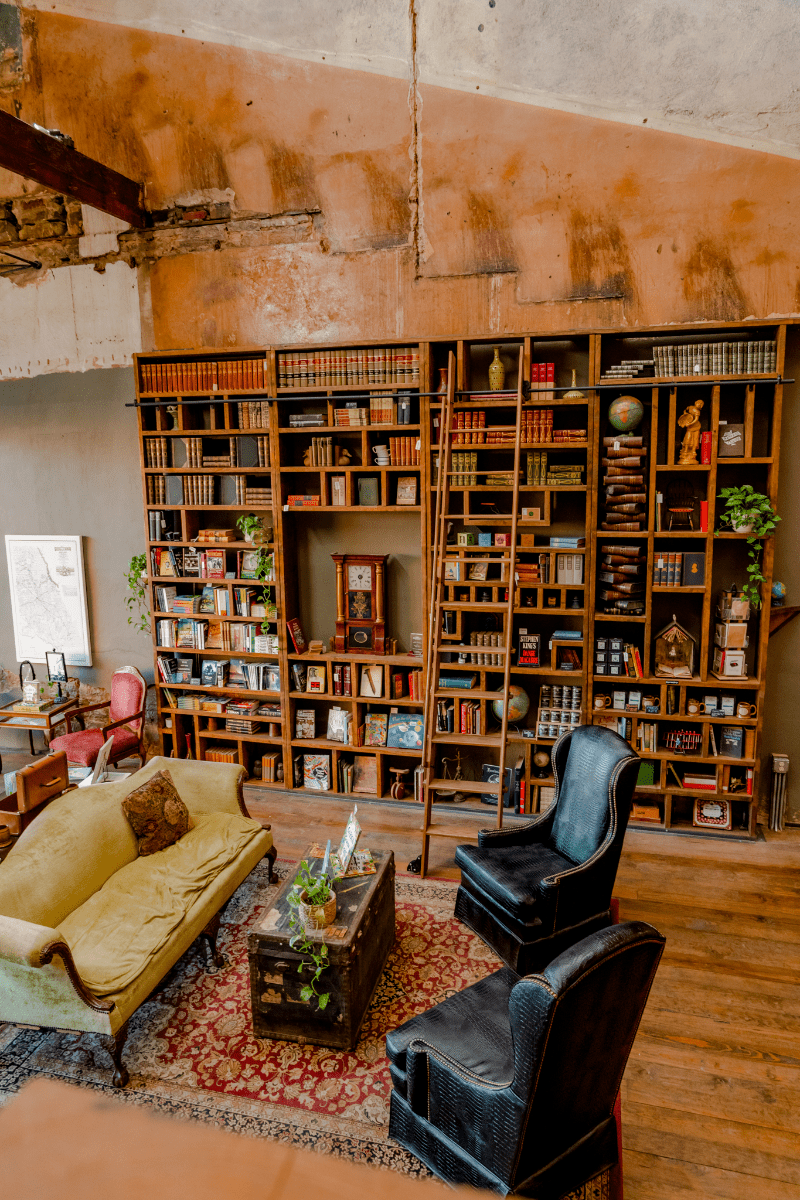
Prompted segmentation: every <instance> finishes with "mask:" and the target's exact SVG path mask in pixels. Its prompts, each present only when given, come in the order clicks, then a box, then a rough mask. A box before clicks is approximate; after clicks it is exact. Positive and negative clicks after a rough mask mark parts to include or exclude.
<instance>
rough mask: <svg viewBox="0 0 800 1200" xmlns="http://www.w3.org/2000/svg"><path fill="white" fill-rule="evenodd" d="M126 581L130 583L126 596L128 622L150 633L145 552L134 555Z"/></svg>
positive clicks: (139, 629)
mask: <svg viewBox="0 0 800 1200" xmlns="http://www.w3.org/2000/svg"><path fill="white" fill-rule="evenodd" d="M125 582H126V583H127V585H128V595H127V596H126V597H125V607H126V608H127V610H128V624H129V625H133V627H134V628H135V629H136V630H137V632H138V633H149V632H150V620H149V616H148V609H147V558H146V557H145V555H144V554H134V555H133V557H132V558H131V561H130V563H129V564H128V569H127V571H126V572H125Z"/></svg>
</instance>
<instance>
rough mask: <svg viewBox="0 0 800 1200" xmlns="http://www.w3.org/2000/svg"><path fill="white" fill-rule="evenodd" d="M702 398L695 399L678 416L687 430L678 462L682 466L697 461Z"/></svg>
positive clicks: (682, 427) (688, 465)
mask: <svg viewBox="0 0 800 1200" xmlns="http://www.w3.org/2000/svg"><path fill="white" fill-rule="evenodd" d="M702 407H703V401H702V400H693V401H692V403H691V404H689V405H687V407H686V408H685V409H684V411H683V412H682V413H681V415H680V416H679V417H678V424H679V425H680V427H681V429H685V430H686V432H685V433H684V435H683V441H682V442H681V453H680V458H679V459H678V462H679V463H680V465H681V466H682V467H691V466H694V465H695V464H696V463H697V451H698V448H699V446H700V410H701V408H702Z"/></svg>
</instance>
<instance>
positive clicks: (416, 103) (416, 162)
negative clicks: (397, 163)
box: [408, 0, 422, 279]
mask: <svg viewBox="0 0 800 1200" xmlns="http://www.w3.org/2000/svg"><path fill="white" fill-rule="evenodd" d="M408 17H409V21H410V23H411V79H410V81H409V87H408V108H409V112H410V114H411V145H410V147H409V154H410V157H411V190H410V192H409V196H408V203H409V208H410V210H411V214H410V215H411V245H412V247H413V250H414V278H415V279H420V278H421V276H422V272H421V265H422V162H421V158H422V153H421V134H420V110H421V108H422V97H421V95H420V92H419V76H418V69H417V0H408Z"/></svg>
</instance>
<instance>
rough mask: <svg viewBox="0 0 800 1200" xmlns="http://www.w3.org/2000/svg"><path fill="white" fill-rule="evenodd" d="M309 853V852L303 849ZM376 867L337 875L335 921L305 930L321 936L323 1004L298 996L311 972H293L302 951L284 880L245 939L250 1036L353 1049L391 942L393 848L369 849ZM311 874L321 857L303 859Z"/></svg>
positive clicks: (317, 937) (288, 884)
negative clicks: (293, 943)
mask: <svg viewBox="0 0 800 1200" xmlns="http://www.w3.org/2000/svg"><path fill="white" fill-rule="evenodd" d="M306 857H308V854H306ZM374 858H375V863H376V865H377V868H378V870H377V873H376V874H375V875H364V876H361V877H351V878H349V879H340V880H337V882H336V884H335V890H336V894H337V913H336V920H335V922H334V924H333V925H331V926H329V927H328V928H327V929H324V930H319V931H316V932H312V933H310V934H309V937H310V938H311V939H312V940H314V941H323V940H324V941H325V943H326V944H327V947H328V955H329V961H330V966H329V967H327V968H326V970H325V971H324V972H323V974H322V976H321V977H320V980H319V983H318V985H317V986H318V987H319V989H320V991H322V992H329V993H330V1000H329V1001H328V1004H327V1006H326V1008H324V1009H320V1008H319V1006H318V1004H317V1002H316V1000H312V1001H311V1003H308V1002H306V1001H304V1000H301V998H300V992H301V989H302V988H303V986H304V985H305V984H306V983H307V982H308V980H309V978H310V975H311V972H309V971H306V970H304V971H302V972H298V969H297V968H298V966H299V965H300V963H301V962H302V955H300V954H298V953H297V951H295V950H293V949H292V948H291V947H290V946H289V941H290V938H291V937H292V931H291V929H290V928H289V916H290V911H291V909H290V906H289V901H288V897H289V892H290V891H291V889H292V887H293V885H294V876H292V877H291V878H290V879H288V880H287V881H286V883H284V885H283V887H282V888H281V889H280V891H279V892H278V894H277V896H276V897H275V902H274V904H273V907H272V908H271V909H270V911H269V912H268V913H267V915H266V917H265V918H264V921H263V923H262V925H261V926H260V927H259V928H258V929H257V930H256V931H255V932H254V933H251V934H250V936H249V939H248V949H249V954H250V989H251V1001H252V1012H253V1032H254V1033H255V1036H256V1037H263V1038H280V1039H283V1040H285V1041H290V1042H312V1043H314V1044H315V1045H318V1046H332V1047H335V1048H337V1049H343V1050H352V1049H353V1048H354V1047H355V1045H356V1042H357V1041H358V1033H359V1030H360V1028H361V1024H362V1022H363V1020H364V1016H365V1014H366V1011H367V1007H368V1005H369V1002H370V1000H371V999H372V996H373V993H374V991H375V988H376V986H377V983H378V979H379V978H380V975H381V971H382V970H383V967H384V964H385V962H386V959H387V957H388V955H389V951H390V950H391V948H392V945H393V943H394V855H393V854H392V852H391V851H384V852H381V853H375V854H374ZM309 864H310V866H311V869H312V871H313V872H314V873H315V874H316V873H318V871H319V868H320V866H321V863H320V860H319V859H309Z"/></svg>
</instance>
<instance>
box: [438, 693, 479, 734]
mask: <svg viewBox="0 0 800 1200" xmlns="http://www.w3.org/2000/svg"><path fill="white" fill-rule="evenodd" d="M436 729H437V730H438V732H439V733H454V732H458V733H472V734H476V735H480V734H482V733H483V732H484V729H483V716H482V713H481V705H480V701H479V700H445V699H440V700H437V702H436Z"/></svg>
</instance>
